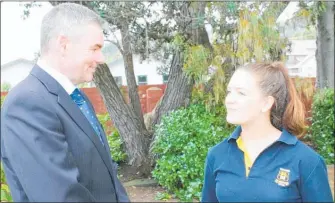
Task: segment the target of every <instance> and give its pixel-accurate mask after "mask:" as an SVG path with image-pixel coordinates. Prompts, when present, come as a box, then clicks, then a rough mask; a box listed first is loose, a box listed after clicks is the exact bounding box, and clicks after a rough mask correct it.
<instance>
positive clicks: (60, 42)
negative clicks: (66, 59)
mask: <svg viewBox="0 0 335 203" xmlns="http://www.w3.org/2000/svg"><path fill="white" fill-rule="evenodd" d="M69 42H70V41H69V38H68V37H67V36H65V35H59V36H58V37H57V39H56V44H57V47H58V50H59V52H60V53H61V55H62V56H64V55H65V54H66V51H67V50H68V45H69Z"/></svg>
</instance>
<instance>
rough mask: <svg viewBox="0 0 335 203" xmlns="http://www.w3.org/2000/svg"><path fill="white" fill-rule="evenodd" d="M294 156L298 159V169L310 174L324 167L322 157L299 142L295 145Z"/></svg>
mask: <svg viewBox="0 0 335 203" xmlns="http://www.w3.org/2000/svg"><path fill="white" fill-rule="evenodd" d="M296 153H297V154H296V156H297V158H298V159H299V165H300V168H301V169H303V170H304V171H305V172H307V173H308V174H310V173H311V172H312V171H313V170H314V169H315V168H316V167H318V166H320V165H321V166H322V167H326V163H325V161H324V159H323V157H322V156H321V155H320V154H319V153H317V152H316V151H315V150H314V149H312V148H311V147H310V146H308V145H307V144H306V143H304V142H302V141H301V140H298V141H297V144H296Z"/></svg>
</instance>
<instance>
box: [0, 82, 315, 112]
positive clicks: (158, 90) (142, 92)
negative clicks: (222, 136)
mask: <svg viewBox="0 0 335 203" xmlns="http://www.w3.org/2000/svg"><path fill="white" fill-rule="evenodd" d="M292 80H293V81H294V82H295V83H296V82H297V83H299V79H298V78H292ZM306 81H307V82H306ZM300 82H301V81H300ZM303 82H304V83H305V85H306V84H307V85H308V84H309V87H310V86H311V85H312V86H313V87H312V89H313V92H312V95H313V94H314V91H315V78H304V80H303ZM165 89H166V85H164V84H162V85H140V86H138V93H139V96H140V102H141V107H142V112H143V113H148V112H150V111H152V109H153V108H154V107H155V105H156V103H157V102H158V100H159V99H160V98H161V96H162V95H163V94H164V92H165ZM82 90H83V91H84V92H85V94H86V95H87V96H88V97H89V99H90V101H91V102H92V104H93V106H94V110H95V111H96V113H97V114H103V113H106V112H107V109H106V106H105V103H104V102H103V99H102V97H101V95H100V92H99V90H98V89H97V88H82ZM298 92H299V91H298ZM122 93H123V96H124V98H125V100H126V101H128V89H127V87H126V86H122ZM5 95H7V92H1V96H5ZM299 95H300V97H301V99H302V102H303V103H304V104H305V107H306V114H307V115H308V116H310V113H309V112H310V110H311V105H312V97H311V96H308V95H305V94H304V93H301V92H300V93H299Z"/></svg>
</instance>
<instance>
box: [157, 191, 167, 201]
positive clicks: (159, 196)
mask: <svg viewBox="0 0 335 203" xmlns="http://www.w3.org/2000/svg"><path fill="white" fill-rule="evenodd" d="M169 199H171V195H170V194H169V193H166V192H163V193H161V192H157V194H156V196H155V200H163V201H167V200H169Z"/></svg>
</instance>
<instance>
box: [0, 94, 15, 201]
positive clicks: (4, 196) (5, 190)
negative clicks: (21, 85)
mask: <svg viewBox="0 0 335 203" xmlns="http://www.w3.org/2000/svg"><path fill="white" fill-rule="evenodd" d="M4 100H5V96H1V106H2V103H3V101H4ZM0 167H1V180H0V181H1V182H0V183H1V200H0V201H1V202H12V201H13V200H12V196H11V194H10V191H9V187H8V185H7V182H6V177H5V173H4V170H3V166H2V163H1V166H0Z"/></svg>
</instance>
